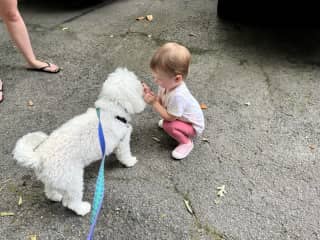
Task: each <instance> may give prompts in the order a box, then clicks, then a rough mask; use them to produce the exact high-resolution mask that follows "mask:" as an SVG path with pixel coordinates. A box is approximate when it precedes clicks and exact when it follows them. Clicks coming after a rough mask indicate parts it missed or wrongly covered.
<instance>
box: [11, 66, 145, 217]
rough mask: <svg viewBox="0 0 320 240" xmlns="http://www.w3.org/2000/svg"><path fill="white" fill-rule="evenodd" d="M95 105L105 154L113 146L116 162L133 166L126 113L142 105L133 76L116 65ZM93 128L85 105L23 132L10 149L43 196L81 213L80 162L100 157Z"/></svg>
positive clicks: (85, 210)
mask: <svg viewBox="0 0 320 240" xmlns="http://www.w3.org/2000/svg"><path fill="white" fill-rule="evenodd" d="M95 107H96V108H100V116H101V122H102V127H103V132H104V136H105V142H106V155H109V154H110V153H112V152H113V151H114V152H115V154H116V157H117V158H118V160H119V161H120V162H121V163H122V164H124V165H125V166H127V167H131V166H133V165H135V164H136V162H137V159H136V158H135V157H133V156H132V155H131V151H130V136H131V131H132V127H131V125H130V124H129V122H130V119H131V118H130V115H131V114H134V113H139V112H142V111H143V110H144V108H145V102H144V100H143V87H142V84H141V83H140V81H138V79H137V77H136V75H135V74H134V73H133V72H130V71H128V70H127V69H125V68H118V69H116V70H115V72H113V73H111V74H110V75H109V76H108V78H107V80H106V81H105V82H104V84H103V87H102V91H101V93H100V96H99V98H98V100H97V101H96V102H95ZM97 128H98V117H97V114H96V110H95V108H89V109H88V110H87V112H86V113H83V114H81V115H79V116H76V117H74V118H73V119H71V120H69V121H68V122H66V123H65V124H63V125H62V126H61V127H59V128H58V129H56V130H54V131H53V132H52V133H51V134H50V135H49V136H48V135H46V134H45V133H43V132H33V133H29V134H27V135H25V136H23V137H22V138H20V139H19V140H18V142H17V143H16V146H15V149H14V150H13V155H14V158H15V159H16V160H17V161H18V163H19V164H21V165H23V166H26V167H31V168H33V169H34V170H35V173H36V175H37V177H38V178H39V179H40V180H41V181H42V182H43V183H44V185H45V194H46V196H47V198H49V199H50V200H53V201H62V204H63V206H65V207H68V208H69V209H71V210H73V211H75V212H76V213H77V214H78V215H82V216H83V215H85V214H87V213H88V212H90V208H91V205H90V203H88V202H84V201H82V195H83V171H84V167H85V166H87V165H89V164H90V163H92V162H94V161H97V160H99V159H101V150H100V145H99V137H98V130H97Z"/></svg>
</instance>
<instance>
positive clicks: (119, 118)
mask: <svg viewBox="0 0 320 240" xmlns="http://www.w3.org/2000/svg"><path fill="white" fill-rule="evenodd" d="M116 119H118V120H119V121H120V122H123V123H124V124H127V123H128V121H127V119H125V118H124V117H120V116H116Z"/></svg>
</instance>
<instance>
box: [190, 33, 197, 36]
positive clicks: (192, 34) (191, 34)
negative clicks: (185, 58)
mask: <svg viewBox="0 0 320 240" xmlns="http://www.w3.org/2000/svg"><path fill="white" fill-rule="evenodd" d="M189 36H191V37H196V36H197V35H196V34H194V33H189Z"/></svg>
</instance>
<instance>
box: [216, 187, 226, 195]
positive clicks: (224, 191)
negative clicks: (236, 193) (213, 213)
mask: <svg viewBox="0 0 320 240" xmlns="http://www.w3.org/2000/svg"><path fill="white" fill-rule="evenodd" d="M225 188H226V186H225V185H222V186H220V187H217V189H218V190H219V191H218V193H217V196H218V197H223V196H224V194H225V193H227V191H226V189H225Z"/></svg>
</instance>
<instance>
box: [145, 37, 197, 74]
mask: <svg viewBox="0 0 320 240" xmlns="http://www.w3.org/2000/svg"><path fill="white" fill-rule="evenodd" d="M190 60H191V54H190V52H189V50H188V49H187V48H186V47H184V46H182V45H180V44H178V43H174V42H169V43H166V44H164V45H163V46H161V47H160V48H158V50H157V51H156V52H155V53H154V54H153V56H152V59H151V61H150V68H151V69H152V70H153V71H159V70H160V71H164V72H165V73H167V74H169V75H172V76H176V75H178V74H181V75H182V77H183V78H184V79H185V78H186V77H187V75H188V71H189V64H190Z"/></svg>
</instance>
